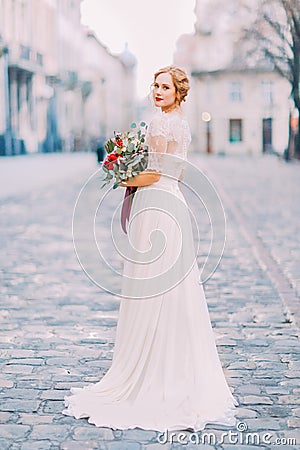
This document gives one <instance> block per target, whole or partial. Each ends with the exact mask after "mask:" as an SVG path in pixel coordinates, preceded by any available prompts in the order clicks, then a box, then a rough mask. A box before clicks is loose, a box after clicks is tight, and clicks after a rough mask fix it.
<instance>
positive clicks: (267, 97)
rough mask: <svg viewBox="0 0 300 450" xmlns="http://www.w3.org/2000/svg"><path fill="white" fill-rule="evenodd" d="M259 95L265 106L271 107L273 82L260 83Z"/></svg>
mask: <svg viewBox="0 0 300 450" xmlns="http://www.w3.org/2000/svg"><path fill="white" fill-rule="evenodd" d="M261 95H262V99H263V102H264V104H265V105H273V82H272V81H262V82H261Z"/></svg>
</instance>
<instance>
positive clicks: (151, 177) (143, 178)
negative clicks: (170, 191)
mask: <svg viewBox="0 0 300 450" xmlns="http://www.w3.org/2000/svg"><path fill="white" fill-rule="evenodd" d="M160 176H161V175H160V173H159V172H156V171H155V170H151V169H146V170H144V171H143V172H140V173H139V174H138V175H137V176H136V177H133V179H132V180H126V181H122V182H121V183H120V184H119V186H122V187H128V186H136V187H141V186H150V185H151V184H153V183H156V182H157V181H158V180H159V179H160Z"/></svg>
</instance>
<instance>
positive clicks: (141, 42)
mask: <svg viewBox="0 0 300 450" xmlns="http://www.w3.org/2000/svg"><path fill="white" fill-rule="evenodd" d="M194 6H195V0H84V1H83V2H82V22H83V23H84V24H85V25H88V26H89V27H90V28H92V29H93V30H95V32H96V34H97V36H98V38H99V39H100V40H101V42H102V43H103V44H105V45H106V46H107V47H108V48H109V49H110V50H111V51H112V52H113V53H119V52H121V51H122V50H123V49H124V47H125V43H128V46H129V49H130V51H131V52H132V53H134V55H135V56H136V57H137V59H138V67H137V77H138V80H137V81H138V92H137V93H138V96H139V97H144V96H146V95H147V94H148V92H149V86H150V84H151V83H152V75H153V73H154V72H155V71H156V70H157V69H159V68H160V67H163V66H166V65H168V64H171V63H172V58H173V53H174V51H175V46H176V41H177V39H178V37H179V36H180V35H181V34H184V33H192V32H193V27H194V22H195V16H194V13H193V10H194Z"/></svg>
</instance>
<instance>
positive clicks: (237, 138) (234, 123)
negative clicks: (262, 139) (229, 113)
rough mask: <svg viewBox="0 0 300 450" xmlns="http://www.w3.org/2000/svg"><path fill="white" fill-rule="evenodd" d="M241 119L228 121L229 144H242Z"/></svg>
mask: <svg viewBox="0 0 300 450" xmlns="http://www.w3.org/2000/svg"><path fill="white" fill-rule="evenodd" d="M242 132H243V123H242V119H230V120H229V142H242V140H243V133H242Z"/></svg>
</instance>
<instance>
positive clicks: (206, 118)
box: [201, 111, 212, 153]
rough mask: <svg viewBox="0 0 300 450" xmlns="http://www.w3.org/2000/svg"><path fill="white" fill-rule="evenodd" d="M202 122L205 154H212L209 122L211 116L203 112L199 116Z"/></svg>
mask: <svg viewBox="0 0 300 450" xmlns="http://www.w3.org/2000/svg"><path fill="white" fill-rule="evenodd" d="M201 118H202V120H203V122H205V123H206V153H212V149H211V130H210V122H211V115H210V114H209V112H207V111H204V112H203V113H202V115H201Z"/></svg>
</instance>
